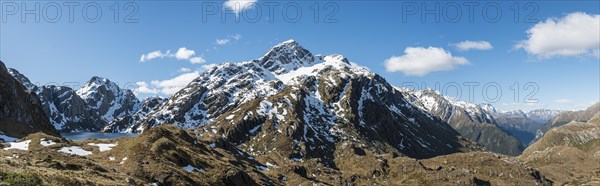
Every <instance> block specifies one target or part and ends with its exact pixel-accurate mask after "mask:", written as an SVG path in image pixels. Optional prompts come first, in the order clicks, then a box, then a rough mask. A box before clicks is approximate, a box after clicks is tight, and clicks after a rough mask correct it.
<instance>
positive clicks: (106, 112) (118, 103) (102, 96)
mask: <svg viewBox="0 0 600 186" xmlns="http://www.w3.org/2000/svg"><path fill="white" fill-rule="evenodd" d="M77 95H79V96H80V97H81V98H82V99H83V100H85V102H86V104H87V105H88V107H90V108H92V109H94V110H96V111H97V114H98V115H99V116H100V117H101V119H102V120H104V121H105V122H111V121H112V120H114V119H116V118H120V117H123V116H126V115H130V114H133V113H134V112H135V111H137V110H138V109H139V107H140V101H139V100H138V99H137V98H136V97H135V95H134V94H133V92H132V91H131V90H122V89H121V88H119V86H118V85H117V84H116V83H114V82H112V81H110V80H108V79H107V78H102V77H97V76H94V77H92V79H90V80H89V81H88V82H87V83H86V84H85V85H84V86H83V87H81V88H80V89H79V90H77Z"/></svg>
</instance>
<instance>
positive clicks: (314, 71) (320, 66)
mask: <svg viewBox="0 0 600 186" xmlns="http://www.w3.org/2000/svg"><path fill="white" fill-rule="evenodd" d="M329 67H331V68H333V69H336V70H341V69H345V68H348V69H350V71H351V72H353V73H355V74H359V75H365V74H370V73H371V72H369V70H368V69H366V68H365V67H362V66H358V65H353V64H350V63H349V62H348V61H347V59H346V58H345V57H344V56H342V55H338V54H333V55H328V56H325V57H324V58H323V61H320V62H317V63H314V64H312V65H310V66H304V67H300V68H298V69H296V70H292V71H289V72H288V73H284V74H280V75H275V77H276V78H277V79H279V80H280V81H281V82H283V83H284V84H295V83H296V82H294V81H292V80H293V79H294V78H296V77H301V76H317V75H318V73H319V72H320V71H322V70H325V69H327V68H329Z"/></svg>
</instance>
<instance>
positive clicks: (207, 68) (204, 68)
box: [201, 64, 217, 71]
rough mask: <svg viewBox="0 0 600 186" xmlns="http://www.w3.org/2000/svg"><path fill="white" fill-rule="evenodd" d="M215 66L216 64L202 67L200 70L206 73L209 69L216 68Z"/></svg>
mask: <svg viewBox="0 0 600 186" xmlns="http://www.w3.org/2000/svg"><path fill="white" fill-rule="evenodd" d="M216 66H217V65H216V64H208V65H202V68H201V70H202V71H207V70H210V69H211V68H213V67H216Z"/></svg>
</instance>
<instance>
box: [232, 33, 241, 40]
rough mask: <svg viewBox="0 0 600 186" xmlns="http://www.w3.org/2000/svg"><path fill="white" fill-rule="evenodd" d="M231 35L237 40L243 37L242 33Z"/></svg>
mask: <svg viewBox="0 0 600 186" xmlns="http://www.w3.org/2000/svg"><path fill="white" fill-rule="evenodd" d="M231 37H232V38H233V39H235V40H240V39H242V35H240V34H235V35H233V36H231Z"/></svg>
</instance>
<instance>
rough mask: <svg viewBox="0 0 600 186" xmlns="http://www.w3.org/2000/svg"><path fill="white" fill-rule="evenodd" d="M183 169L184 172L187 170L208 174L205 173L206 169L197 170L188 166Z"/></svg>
mask: <svg viewBox="0 0 600 186" xmlns="http://www.w3.org/2000/svg"><path fill="white" fill-rule="evenodd" d="M182 168H183V170H186V171H188V172H194V171H198V172H201V173H204V172H206V171H204V169H200V168H196V167H194V166H192V165H188V166H185V167H182Z"/></svg>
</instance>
